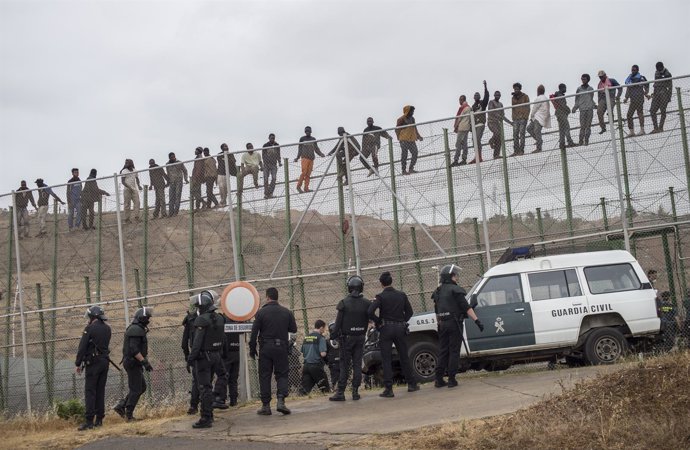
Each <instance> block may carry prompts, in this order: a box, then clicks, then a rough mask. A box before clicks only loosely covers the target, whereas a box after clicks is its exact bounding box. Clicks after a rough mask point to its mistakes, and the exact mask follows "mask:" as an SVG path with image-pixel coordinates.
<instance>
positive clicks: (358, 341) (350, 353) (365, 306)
mask: <svg viewBox="0 0 690 450" xmlns="http://www.w3.org/2000/svg"><path fill="white" fill-rule="evenodd" d="M347 291H348V292H349V294H348V296H347V297H345V298H344V299H342V300H340V302H339V303H338V306H337V307H336V309H337V310H338V313H337V315H336V318H335V327H334V330H333V333H332V334H331V339H333V338H334V336H335V338H337V339H338V341H339V343H340V379H339V380H338V390H337V391H336V393H335V395H333V396H331V397H330V398H329V400H331V401H334V402H341V401H344V400H345V387H347V378H348V376H349V374H350V367H352V400H359V399H360V395H359V386H360V385H361V384H362V354H363V353H364V341H365V338H366V332H367V328H368V325H369V307H370V306H371V302H370V301H369V300H367V299H366V298H364V296H363V295H362V292H364V280H362V278H361V277H360V276H358V275H355V276H352V277H350V278H349V279H348V280H347Z"/></svg>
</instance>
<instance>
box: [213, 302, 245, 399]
mask: <svg viewBox="0 0 690 450" xmlns="http://www.w3.org/2000/svg"><path fill="white" fill-rule="evenodd" d="M222 317H223V321H224V323H235V322H233V321H232V320H230V319H229V318H227V317H225V315H224V314H223V315H222ZM221 356H222V359H223V367H224V368H225V376H224V377H218V378H217V379H216V384H215V385H214V386H213V396H214V400H213V407H214V408H218V409H228V405H227V404H226V403H225V399H226V398H227V397H228V396H229V397H230V406H237V394H238V390H237V379H238V377H239V376H240V333H225V343H224V345H223V352H222V354H221Z"/></svg>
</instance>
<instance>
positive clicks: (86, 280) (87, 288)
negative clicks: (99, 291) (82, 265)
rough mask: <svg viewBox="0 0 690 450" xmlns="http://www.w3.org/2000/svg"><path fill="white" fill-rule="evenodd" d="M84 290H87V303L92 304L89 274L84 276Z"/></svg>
mask: <svg viewBox="0 0 690 450" xmlns="http://www.w3.org/2000/svg"><path fill="white" fill-rule="evenodd" d="M84 290H85V291H86V303H88V304H91V283H90V282H89V277H88V276H85V277H84ZM39 308H40V306H39Z"/></svg>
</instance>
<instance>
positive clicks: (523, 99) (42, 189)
mask: <svg viewBox="0 0 690 450" xmlns="http://www.w3.org/2000/svg"><path fill="white" fill-rule="evenodd" d="M597 76H598V78H599V83H598V85H597V89H598V91H597V101H596V102H595V101H594V94H595V91H594V88H593V87H592V86H590V84H589V83H590V81H591V77H590V75H589V74H587V73H585V74H582V76H581V78H580V81H581V85H580V86H579V87H578V88H577V92H576V94H577V95H576V96H575V103H574V105H573V107H572V108H570V107H569V106H568V101H567V99H566V98H565V94H566V92H567V86H566V85H565V84H563V83H561V84H559V85H558V90H557V91H556V92H554V93H553V94H551V95H550V96H549V97H547V96H546V88H545V87H544V86H543V85H539V86H538V87H537V97H536V98H535V99H534V103H533V104H532V106H530V97H529V95H527V94H526V93H524V92H523V91H522V85H521V84H520V83H514V84H513V92H512V100H511V105H512V109H511V119H512V120H510V119H508V118H507V117H506V115H505V110H504V109H503V103H501V92H500V91H495V92H494V96H493V99H491V100H489V89H488V86H487V83H486V81H484V94H483V95H482V94H480V93H479V92H476V93H475V94H474V103H473V104H472V105H469V104H468V102H467V97H466V96H465V95H461V96H460V99H459V102H460V107H459V108H458V111H457V114H456V118H455V123H454V131H455V133H456V135H457V136H456V142H455V154H454V157H453V162H452V163H451V166H462V165H465V164H473V163H475V162H477V161H482V137H483V135H484V131H485V127H486V128H488V129H489V132H491V137H490V138H489V140H488V144H489V146H490V147H491V149H492V150H493V157H494V158H500V157H501V149H502V146H503V145H504V140H505V137H504V130H503V122H505V123H508V124H510V125H512V127H513V152H512V154H510V156H520V155H523V154H524V153H525V136H526V134H529V135H530V136H531V137H532V138H533V139H534V143H535V148H534V150H533V151H532V153H539V152H541V151H542V150H543V135H542V130H543V129H544V128H549V127H551V106H553V109H554V115H555V116H556V122H557V124H558V143H559V147H560V148H562V149H565V148H566V147H574V146H577V145H589V140H590V136H591V129H592V124H593V122H592V121H593V117H594V111H595V110H596V113H597V118H598V121H599V122H598V125H599V127H600V134H602V133H604V132H606V129H607V128H606V125H607V121H606V117H605V115H606V112H607V110H608V108H609V104H610V105H614V104H615V103H616V102H617V101H618V100H619V99H620V97H621V96H622V93H623V87H621V85H620V83H619V82H618V81H617V80H616V79H615V78H612V77H610V76H608V75H607V73H606V72H605V71H604V70H599V71H598V73H597ZM668 78H671V73H670V72H669V71H668V69H667V68H666V67H664V64H663V63H662V62H658V63H656V71H655V73H654V79H655V80H656V81H655V82H654V83H653V91H651V93H650V85H649V84H648V83H647V78H645V76H644V75H642V74H641V73H640V71H639V67H638V66H637V65H634V66H632V68H631V72H630V75H628V77H627V78H626V79H625V86H627V87H626V89H625V97H624V100H623V103H628V102H630V106H629V108H628V111H627V125H628V129H629V133H628V136H629V137H633V136H636V135H641V134H645V128H644V122H645V115H644V102H645V100H651V105H650V109H649V113H650V115H651V119H652V125H653V129H652V131H651V133H659V132H661V131H663V130H664V122H665V120H666V108H667V106H668V104H669V103H670V101H671V97H672V94H673V85H672V81H671V80H667V79H668ZM606 88H609V90H608V91H604V90H603V89H606ZM606 92H609V98H608V100H607V95H606ZM577 111H579V112H580V117H579V119H580V130H579V138H578V141H577V143H576V142H575V141H574V140H573V137H572V136H571V133H570V121H569V120H568V118H569V115H570V114H574V113H576V112H577ZM470 112H474V113H475V114H474V124H472V123H471V122H472V121H471V115H470ZM414 113H415V107H414V106H410V105H406V106H405V107H404V108H403V115H402V116H400V117H399V118H398V120H397V122H396V128H395V133H396V136H397V138H398V141H399V142H400V163H401V169H402V174H403V175H410V174H414V173H417V171H416V170H415V165H416V164H417V157H418V154H419V150H418V148H417V141H422V140H423V139H424V138H423V136H422V135H421V134H420V133H419V130H418V129H417V126H416V122H415V118H414ZM658 113H660V117H659V118H657V114H658ZM635 115H637V118H638V121H639V129H638V131H637V132H636V131H635V123H634V117H635ZM609 117H613V111H611V112H610V115H609ZM366 123H367V126H366V128H364V130H363V133H364V134H363V135H362V143H361V145H360V143H359V142H358V141H357V139H355V138H354V137H353V136H350V135H347V136H346V131H345V129H344V128H343V127H339V128H338V135H339V136H341V138H340V139H339V140H338V141H337V143H336V145H335V146H334V147H333V149H332V150H331V151H330V152H328V154H324V153H323V152H322V151H321V149H320V148H319V145H318V142H317V141H316V138H315V137H314V136H312V129H311V127H309V126H307V127H305V129H304V136H302V137H301V138H300V139H299V145H298V149H297V156H296V158H295V160H294V161H295V162H298V161H300V160H301V173H300V175H299V178H298V179H297V183H296V189H297V191H298V192H300V193H302V192H310V191H311V189H310V181H311V174H312V170H313V168H314V160H315V159H316V156H317V155H318V156H320V157H325V156H330V155H333V154H334V153H335V154H336V157H337V161H338V164H337V167H338V176H339V177H340V178H341V180H342V182H343V184H347V183H348V178H347V177H348V175H347V170H346V164H345V152H346V148H347V153H348V155H347V156H348V159H349V161H352V160H353V159H354V158H355V157H357V156H358V155H359V160H360V161H361V163H362V165H363V166H364V168H365V169H368V171H369V173H368V175H367V176H372V175H374V174H375V173H377V172H378V168H379V157H378V152H379V150H380V148H381V138H385V139H390V138H391V136H390V135H389V134H388V133H387V132H386V131H385V130H383V129H382V128H381V127H379V126H376V125H374V119H373V118H371V117H369V118H367V120H366ZM472 132H474V133H476V135H475V136H474V142H475V143H476V156H475V157H474V158H473V159H472V160H470V161H469V162H468V161H467V158H468V137H469V134H470V133H472ZM346 137H347V142H345V138H346ZM275 139H276V137H275V134H273V133H271V134H269V136H268V141H267V142H266V143H265V144H264V145H263V147H262V148H261V153H259V152H258V151H257V150H255V149H254V146H253V144H252V143H251V142H250V143H247V144H246V152H244V153H242V156H241V160H240V164H239V166H238V164H237V160H236V157H235V155H234V154H233V153H230V152H229V150H228V146H227V144H222V145H221V146H220V148H221V152H220V153H218V154H217V155H215V156H214V157H211V153H210V150H209V149H208V148H202V147H197V148H196V150H195V160H194V163H193V168H192V174H191V176H189V174H188V172H187V168H186V167H185V166H184V164H182V163H181V162H180V161H178V160H177V157H176V155H175V153H173V152H171V153H169V154H168V161H167V163H166V164H165V167H161V166H159V165H158V164H156V161H155V160H154V159H150V160H149V168H148V173H149V189H150V190H153V191H154V192H155V205H154V208H153V218H154V219H155V218H157V217H159V216H160V217H167V216H175V215H177V214H178V212H179V209H180V202H181V198H182V185H183V183H189V184H190V197H191V199H190V208H194V209H195V210H200V209H202V208H212V207H218V206H226V205H227V203H228V202H227V195H228V188H229V183H228V178H227V177H228V176H233V177H237V194H238V195H242V192H243V191H244V183H245V178H246V177H247V176H249V175H251V177H252V181H253V183H254V187H255V188H257V189H258V188H259V187H260V186H259V173H262V174H263V191H264V199H269V198H272V197H273V195H274V190H275V186H276V179H277V177H278V168H279V167H281V166H282V165H283V162H282V157H281V146H280V144H279V143H278V142H276V140H275ZM369 157H371V162H372V164H373V167H372V164H370V163H369ZM120 175H121V182H122V185H123V193H124V211H125V213H124V215H125V223H130V222H131V220H132V210H133V217H134V220H135V221H139V220H140V214H139V209H140V198H139V191H141V190H142V185H141V182H140V180H139V175H138V173H137V172H136V171H135V167H134V161H133V160H132V159H126V160H125V164H124V167H123V168H122V170H121V171H120ZM96 176H97V172H96V169H91V172H90V174H89V177H88V178H87V179H86V183H84V185H83V187H82V183H81V179H80V178H79V169H77V168H75V169H72V178H70V179H69V180H68V183H69V184H68V185H67V190H66V197H67V206H68V208H67V224H68V226H69V229H70V231H71V230H76V229H79V227H80V226H82V227H83V228H84V229H85V230H88V229H93V223H94V221H93V220H94V219H93V218H94V205H95V204H96V203H97V202H99V201H100V199H101V196H103V195H109V194H108V193H107V192H106V191H104V190H102V189H100V188H99V187H98V183H97V181H96ZM216 184H217V185H218V191H219V198H217V197H216V195H215V193H214V185H216ZM36 186H37V188H38V205H37V204H36V203H35V201H34V197H33V193H32V191H31V190H29V188H28V187H27V186H26V181H22V182H21V186H20V187H19V188H18V189H17V190H16V194H15V195H16V206H17V218H18V223H19V231H20V233H19V235H20V238H23V237H28V236H29V220H28V205H29V203H31V204H32V205H33V206H34V207H36V209H37V210H38V221H39V233H38V235H37V236H43V235H44V234H45V233H46V230H45V218H46V214H47V212H48V200H49V198H50V196H53V197H54V198H55V200H56V201H59V202H60V203H64V202H63V201H62V200H61V199H60V198H59V197H58V196H57V195H56V194H55V193H54V192H53V191H52V190H51V188H50V187H48V186H47V185H46V184H45V183H44V182H43V180H42V179H41V178H39V179H37V180H36ZM204 187H205V193H204V192H202V191H203V189H204ZM165 188H168V204H167V208H166V200H165V198H166V197H165Z"/></svg>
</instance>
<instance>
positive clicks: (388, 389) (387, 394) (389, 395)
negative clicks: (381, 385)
mask: <svg viewBox="0 0 690 450" xmlns="http://www.w3.org/2000/svg"><path fill="white" fill-rule="evenodd" d="M379 397H383V398H393V397H395V394H393V388H392V387H386V388H385V389H384V390H383V392H381V393H380V394H379Z"/></svg>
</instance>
